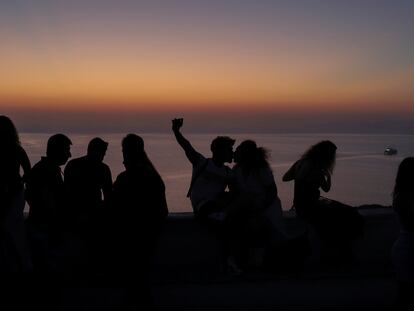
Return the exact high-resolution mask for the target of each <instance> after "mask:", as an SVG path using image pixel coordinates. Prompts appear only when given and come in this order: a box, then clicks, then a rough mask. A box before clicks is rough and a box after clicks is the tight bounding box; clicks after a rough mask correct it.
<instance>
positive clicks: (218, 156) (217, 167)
mask: <svg viewBox="0 0 414 311" xmlns="http://www.w3.org/2000/svg"><path fill="white" fill-rule="evenodd" d="M182 126H183V119H173V120H172V130H173V132H174V135H175V138H176V140H177V142H178V144H179V145H180V146H181V148H183V150H184V152H185V155H186V156H187V159H188V160H189V161H190V163H191V164H192V166H193V171H192V177H191V184H190V188H189V190H188V194H187V197H189V198H190V200H191V205H192V207H193V211H194V214H195V216H196V217H197V218H200V219H207V218H210V217H213V216H214V215H219V214H218V213H219V212H221V211H223V209H224V208H225V206H226V205H227V203H228V201H229V198H228V193H227V192H226V188H227V187H228V185H229V184H230V183H231V181H232V172H231V169H230V168H229V167H228V166H227V165H226V164H225V163H231V162H232V161H233V145H234V143H235V140H234V139H232V138H230V137H227V136H218V137H216V138H215V139H213V141H212V142H211V145H210V150H211V152H212V157H211V158H206V157H205V156H203V155H202V154H201V153H199V152H198V151H196V150H195V149H194V147H193V146H192V145H191V143H190V142H189V141H188V140H187V139H186V138H185V137H184V136H183V135H182V133H181V131H180V129H181V127H182Z"/></svg>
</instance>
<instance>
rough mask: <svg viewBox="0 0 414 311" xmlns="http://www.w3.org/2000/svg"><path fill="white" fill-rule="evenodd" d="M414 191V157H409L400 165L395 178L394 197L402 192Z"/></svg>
mask: <svg viewBox="0 0 414 311" xmlns="http://www.w3.org/2000/svg"><path fill="white" fill-rule="evenodd" d="M413 192H414V158H413V157H407V158H405V159H404V160H402V161H401V163H400V165H399V166H398V172H397V177H396V178H395V187H394V198H395V197H396V196H398V195H402V194H412V193H413Z"/></svg>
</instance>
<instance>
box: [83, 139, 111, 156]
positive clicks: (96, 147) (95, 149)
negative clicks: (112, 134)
mask: <svg viewBox="0 0 414 311" xmlns="http://www.w3.org/2000/svg"><path fill="white" fill-rule="evenodd" d="M107 149H108V143H107V142H106V141H104V140H103V139H101V138H99V137H95V138H93V139H92V140H91V141H90V142H89V144H88V153H87V155H88V158H89V159H91V160H93V161H96V162H102V161H103V159H104V157H105V154H106V150H107Z"/></svg>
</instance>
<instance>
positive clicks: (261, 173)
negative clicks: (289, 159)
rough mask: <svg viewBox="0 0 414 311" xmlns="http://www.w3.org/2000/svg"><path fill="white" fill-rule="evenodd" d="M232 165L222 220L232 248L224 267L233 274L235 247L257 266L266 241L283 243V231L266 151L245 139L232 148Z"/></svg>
mask: <svg viewBox="0 0 414 311" xmlns="http://www.w3.org/2000/svg"><path fill="white" fill-rule="evenodd" d="M234 162H235V163H236V164H235V166H234V167H233V177H234V179H233V183H232V184H231V187H230V193H231V194H232V197H233V200H232V202H231V203H230V204H229V206H228V207H227V208H226V210H225V219H226V222H227V225H228V226H229V227H230V229H229V230H228V231H229V236H230V238H229V239H230V246H231V248H233V249H234V250H232V249H230V256H229V259H228V264H229V265H230V266H231V267H233V268H234V270H236V271H237V265H236V264H235V261H236V259H235V258H233V256H234V255H237V254H234V253H235V252H236V251H237V248H239V250H243V249H247V250H248V255H247V264H248V265H253V266H256V267H260V266H261V264H262V263H263V258H264V257H263V256H264V249H265V246H266V245H267V244H268V242H270V241H274V240H279V241H280V240H283V239H284V238H285V231H284V223H283V215H282V209H281V203H280V199H279V197H278V193H277V187H276V183H275V179H274V176H273V172H272V169H271V168H270V165H269V162H268V151H267V150H266V149H265V148H263V147H258V146H257V144H256V142H254V141H253V140H245V141H243V142H242V143H241V144H240V145H239V146H238V147H237V148H236V151H235V153H234ZM237 242H239V243H237ZM237 244H239V245H237Z"/></svg>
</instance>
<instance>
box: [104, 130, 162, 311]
mask: <svg viewBox="0 0 414 311" xmlns="http://www.w3.org/2000/svg"><path fill="white" fill-rule="evenodd" d="M122 154H123V159H124V166H125V171H123V172H122V173H120V174H119V175H118V177H117V178H116V180H115V182H114V185H113V192H112V197H111V200H112V203H111V213H110V215H109V216H110V219H109V221H110V222H115V225H114V226H112V228H114V230H112V231H111V232H112V234H114V235H115V237H112V239H114V240H113V242H114V243H113V244H112V245H111V246H112V256H114V258H113V259H114V260H113V261H112V262H111V264H112V265H113V264H114V263H115V267H114V268H115V269H116V270H117V273H116V275H118V276H120V277H121V280H122V281H126V282H127V284H126V285H127V286H130V285H129V284H131V283H132V284H138V287H139V288H141V290H140V291H138V292H137V291H136V288H130V290H131V291H130V292H129V294H128V299H127V300H128V303H134V301H135V302H137V303H139V304H141V306H142V307H143V306H145V307H146V308H147V309H148V304H151V294H150V289H149V274H148V273H149V268H150V264H151V260H152V257H153V255H154V251H155V248H156V245H157V241H158V238H159V235H160V232H161V229H162V225H163V222H164V220H165V218H166V217H167V215H168V207H167V201H166V197H165V185H164V182H163V180H162V178H161V176H160V174H159V173H158V171H157V169H156V168H155V166H154V165H153V164H152V162H151V160H150V159H149V157H148V155H147V153H146V152H145V149H144V140H143V139H142V138H141V137H140V136H138V135H136V134H128V135H127V136H125V137H124V139H123V140H122ZM108 223H109V222H108ZM136 295H140V296H139V297H135V296H136ZM136 298H138V299H136ZM147 309H146V310H147Z"/></svg>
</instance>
